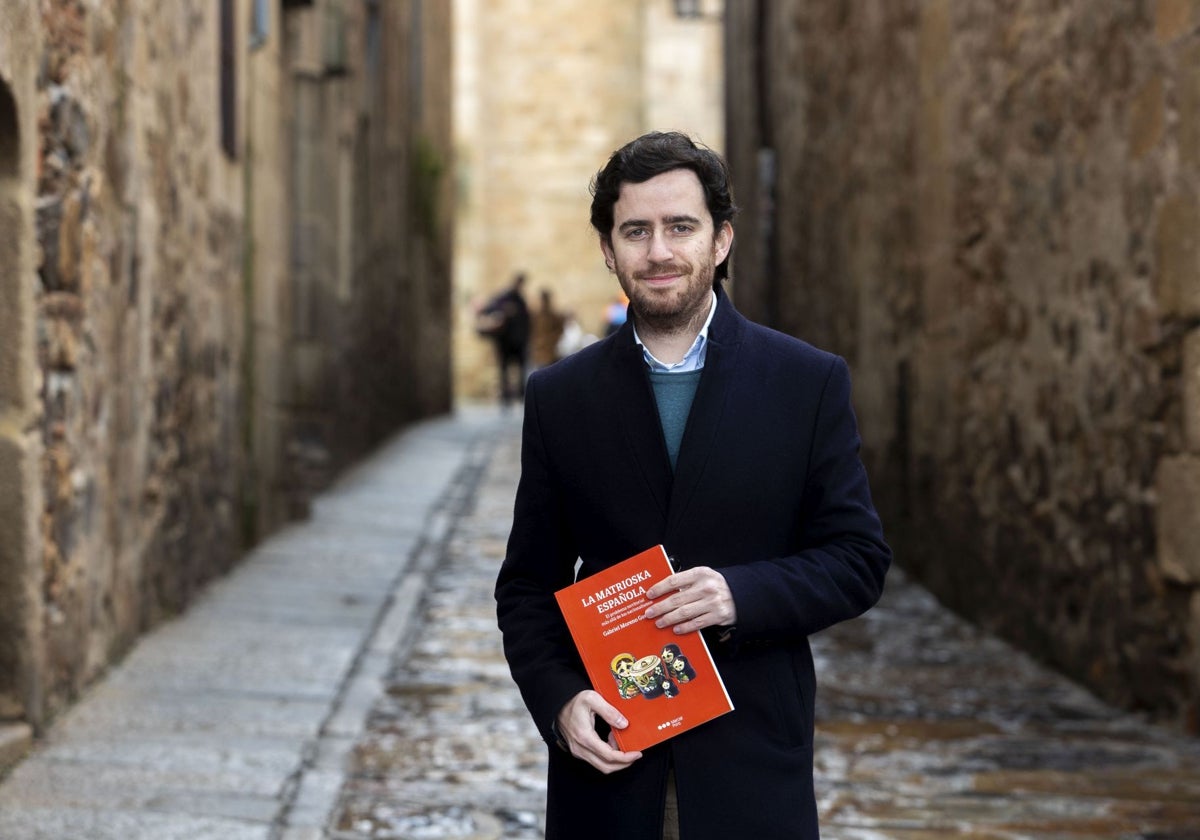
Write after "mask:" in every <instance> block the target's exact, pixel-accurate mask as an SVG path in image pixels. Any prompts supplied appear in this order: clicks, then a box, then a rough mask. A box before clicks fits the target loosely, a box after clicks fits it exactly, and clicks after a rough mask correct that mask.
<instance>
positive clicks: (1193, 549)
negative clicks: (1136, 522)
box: [1156, 455, 1200, 585]
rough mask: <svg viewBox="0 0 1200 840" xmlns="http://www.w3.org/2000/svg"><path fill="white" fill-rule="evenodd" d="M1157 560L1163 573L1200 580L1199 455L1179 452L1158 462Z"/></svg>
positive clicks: (1194, 581)
mask: <svg viewBox="0 0 1200 840" xmlns="http://www.w3.org/2000/svg"><path fill="white" fill-rule="evenodd" d="M1156 490H1157V495H1158V512H1157V517H1156V521H1157V528H1158V561H1159V564H1160V566H1161V567H1162V571H1163V574H1164V575H1166V576H1167V577H1168V578H1170V579H1171V580H1174V581H1177V582H1179V583H1183V584H1187V585H1197V584H1200V504H1197V500H1200V458H1198V457H1196V456H1193V455H1177V456H1174V457H1171V458H1164V459H1163V460H1162V461H1161V462H1160V463H1159V465H1158V479H1157V482H1156Z"/></svg>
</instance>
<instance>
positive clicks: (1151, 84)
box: [1129, 76, 1167, 158]
mask: <svg viewBox="0 0 1200 840" xmlns="http://www.w3.org/2000/svg"><path fill="white" fill-rule="evenodd" d="M1166 119H1167V106H1166V93H1165V91H1164V87H1163V79H1162V76H1154V77H1153V78H1151V79H1150V80H1149V81H1148V82H1146V84H1145V85H1144V86H1143V87H1142V89H1141V90H1140V91H1139V92H1138V94H1137V96H1136V97H1135V98H1134V100H1133V103H1132V105H1131V107H1130V109H1129V148H1130V151H1131V153H1132V154H1133V156H1134V157H1135V158H1140V157H1143V156H1144V155H1146V154H1147V153H1148V152H1149V151H1150V150H1151V149H1153V148H1154V147H1155V146H1157V145H1158V143H1159V141H1160V140H1161V139H1162V136H1163V130H1164V128H1165V127H1166Z"/></svg>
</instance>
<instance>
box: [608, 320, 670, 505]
mask: <svg viewBox="0 0 1200 840" xmlns="http://www.w3.org/2000/svg"><path fill="white" fill-rule="evenodd" d="M614 338H615V340H614V342H613V350H612V352H613V355H614V357H615V358H614V364H612V365H611V366H610V367H609V368H608V370H609V371H610V372H611V374H612V376H613V377H614V381H613V387H612V388H611V389H610V390H608V393H611V394H613V395H614V398H615V400H616V408H617V414H618V416H619V417H620V424H621V433H622V436H623V438H624V442H625V446H626V447H627V448H628V451H630V452H632V453H633V457H634V460H635V461H636V462H637V465H638V468H639V470H640V471H641V473H642V477H643V479H644V480H645V481H646V484H647V485H648V486H649V488H650V494H651V496H653V497H654V502H655V504H656V505H657V506H658V511H659V514H660V515H661V516H662V517H663V519H666V516H667V505H668V502H669V497H670V492H671V463H670V461H669V460H668V459H667V445H666V442H665V441H664V440H663V435H662V424H661V423H660V422H659V419H658V405H657V404H656V403H655V401H654V391H653V389H652V388H651V387H650V378H649V377H648V376H647V375H646V362H645V360H644V358H643V357H642V348H641V347H640V346H639V345H638V343H637V342H636V341H634V340H633V328H632V326H631V325H630V324H629V323H628V322H627V323H626V324H625V326H623V327H622V328H621V331H620V333H619V334H618V335H616V336H615V337H614Z"/></svg>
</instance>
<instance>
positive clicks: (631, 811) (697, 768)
mask: <svg viewBox="0 0 1200 840" xmlns="http://www.w3.org/2000/svg"><path fill="white" fill-rule="evenodd" d="M592 195H593V201H592V213H591V221H592V225H593V227H595V229H596V231H597V232H598V234H599V238H600V248H601V251H602V253H603V255H604V258H605V261H606V263H607V265H608V267H609V270H610V271H612V272H614V273H615V274H616V277H617V279H618V281H619V283H620V285H621V287H622V289H623V290H624V292H625V293H626V294H627V295H628V297H629V316H630V317H629V319H628V321H627V322H626V323H625V324H624V325H623V326H622V327H621V328H620V329H618V330H617V331H616V333H614V334H613V335H612V336H610V337H607V338H605V339H604V340H602V341H599V342H597V343H595V344H593V345H591V346H589V347H586V348H584V349H583V350H580V351H578V352H577V353H575V354H574V355H572V356H570V357H568V358H566V359H564V360H563V361H561V362H559V363H558V364H556V365H554V366H552V367H549V368H546V369H545V370H543V371H539V372H535V373H534V374H533V375H532V377H531V378H530V381H529V384H528V387H527V390H526V397H525V414H524V425H523V432H522V449H521V477H520V482H519V485H518V488H517V492H516V501H515V506H514V514H513V524H512V530H511V533H510V535H509V540H508V547H507V551H506V555H505V558H504V563H503V565H502V567H501V569H500V572H499V576H498V578H497V582H496V601H497V616H498V620H499V626H500V630H501V632H502V635H503V642H504V651H505V656H506V658H507V660H508V663H509V668H510V671H511V673H512V675H513V678H514V680H515V681H516V683H517V686H518V687H519V689H520V691H521V695H522V697H523V699H524V701H525V704H526V706H527V707H528V709H529V712H530V714H531V716H532V718H533V721H534V723H535V724H536V726H537V728H538V730H539V732H540V733H541V735H542V737H543V738H544V739H545V741H546V742H547V744H548V748H549V775H548V789H547V813H546V836H547V837H548V838H552V839H553V838H570V839H571V840H588V838H610V837H613V836H617V837H620V838H622V840H643V838H644V840H659V838H662V837H669V838H675V837H682V838H684V840H729V838H743V837H745V838H751V837H752V838H755V840H773V838H778V840H783V838H787V840H795V838H805V839H806V840H807V839H811V840H816V838H817V837H818V828H817V810H816V802H815V796H814V792H813V753H812V748H813V707H814V701H815V691H816V685H815V682H816V681H815V676H814V668H813V658H812V653H811V651H810V648H809V642H808V637H809V636H810V635H812V634H813V633H816V632H818V631H820V630H822V629H824V628H826V627H829V626H830V625H833V624H836V623H838V622H841V621H845V620H847V619H850V618H853V617H855V616H857V615H860V614H861V613H863V612H864V611H865V610H867V609H869V608H870V607H871V606H872V605H874V604H875V603H876V601H877V600H878V599H879V597H880V595H881V594H882V590H883V585H884V576H885V574H886V571H887V569H888V567H889V565H890V562H891V551H890V549H889V548H888V546H887V544H886V542H885V541H884V537H883V531H882V526H881V524H880V521H879V517H878V515H877V514H876V511H875V508H874V505H873V503H872V500H871V494H870V490H869V487H868V482H867V475H866V471H865V469H864V467H863V464H862V462H861V460H860V458H859V446H860V439H859V434H858V430H857V424H856V421H855V417H854V413H853V410H852V407H851V399H850V376H849V371H848V368H847V365H846V363H845V361H843V360H842V359H841V358H839V357H837V356H835V355H832V354H830V353H827V352H824V351H822V350H818V349H817V348H815V347H813V346H811V345H809V344H807V343H805V342H803V341H801V340H799V339H796V338H792V337H790V336H786V335H783V334H781V333H778V332H775V331H773V330H770V329H767V328H765V327H763V326H760V325H758V324H754V323H752V322H750V321H748V320H746V319H745V318H744V317H742V316H741V315H740V314H739V313H738V312H737V310H736V309H735V308H734V306H733V304H732V302H731V301H730V299H729V298H728V296H726V294H725V292H724V290H723V288H722V280H723V279H724V278H725V277H726V275H727V262H726V261H727V258H728V256H729V251H730V248H731V247H732V244H733V225H732V219H733V216H734V213H735V206H734V203H733V195H732V189H731V185H730V183H729V177H728V173H727V169H726V166H725V163H724V161H723V160H722V159H721V158H720V156H718V155H717V154H716V153H714V152H713V151H711V150H709V149H707V148H705V147H703V146H700V145H698V144H696V143H694V142H693V141H692V140H691V139H690V138H688V137H687V136H685V135H682V134H678V133H657V132H655V133H651V134H648V135H644V136H642V137H639V138H637V139H636V140H634V141H632V142H630V143H629V144H627V145H625V146H624V147H622V148H621V149H619V150H618V151H616V152H615V153H614V154H613V155H612V157H611V158H610V159H609V161H608V162H607V164H606V165H605V167H604V168H603V169H602V170H601V171H600V172H599V173H598V174H597V176H596V177H595V179H594V181H593V184H592ZM659 543H662V544H663V545H664V546H665V547H666V550H667V553H668V554H669V555H670V556H671V557H672V558H673V559H674V561H675V563H676V566H677V568H678V571H677V572H676V573H675V574H673V575H671V576H669V577H668V578H666V579H665V580H664V581H662V582H661V583H660V584H658V585H656V586H654V587H652V588H651V589H650V590H649V592H648V593H647V594H648V595H649V596H650V597H651V598H652V599H653V604H652V605H651V606H650V607H649V608H648V610H647V612H646V620H651V621H654V622H655V623H656V624H658V625H659V626H661V627H673V628H674V629H675V631H677V632H681V633H683V632H690V631H693V630H700V631H702V632H703V633H704V635H705V637H706V639H707V641H708V643H709V646H710V648H711V650H712V654H713V658H714V660H715V661H716V663H717V666H718V668H719V669H720V671H721V675H722V678H723V680H724V682H725V685H726V688H727V690H728V692H729V696H730V698H731V699H732V701H733V705H734V711H733V712H730V713H729V714H725V715H722V716H721V717H718V718H717V719H715V720H713V721H710V722H708V723H705V724H703V725H701V726H699V727H697V728H695V729H692V730H690V731H687V732H684V733H682V734H680V735H677V736H675V737H673V738H671V739H669V740H667V741H666V742H664V743H662V744H659V745H657V746H654V747H651V748H649V749H647V750H645V751H643V752H622V751H620V750H618V749H617V748H616V746H615V741H613V740H612V739H611V737H610V731H611V728H613V727H615V728H618V729H619V728H623V727H624V726H625V725H626V721H625V719H624V717H623V716H622V714H621V712H620V711H619V710H618V709H617V708H614V707H613V706H612V705H610V704H609V703H607V702H606V701H605V700H604V699H603V698H602V697H601V696H600V695H599V694H598V693H597V692H595V691H593V690H592V689H591V686H590V685H589V683H588V680H587V676H586V673H585V671H584V668H583V665H582V663H581V661H580V659H579V656H578V653H577V652H576V650H575V647H574V645H573V643H572V641H571V637H570V635H569V631H568V630H567V628H566V625H565V623H564V621H563V619H562V616H561V614H560V612H559V610H558V607H557V605H556V602H555V599H554V592H555V591H556V590H557V589H560V588H561V587H564V586H566V585H568V584H570V583H572V582H573V581H574V580H576V579H580V578H584V577H587V576H588V575H591V574H593V573H595V572H596V571H599V570H601V569H604V568H606V567H607V566H609V565H612V564H613V563H616V562H619V561H621V560H624V559H625V558H627V557H630V556H632V555H633V554H636V553H638V552H639V551H642V550H643V549H646V548H648V547H650V546H653V545H656V544H659ZM576 569H578V570H577V571H576ZM617 815H619V816H620V828H619V829H614V828H613V822H612V818H613V817H615V816H617Z"/></svg>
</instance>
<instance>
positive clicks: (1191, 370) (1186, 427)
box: [1182, 330, 1200, 455]
mask: <svg viewBox="0 0 1200 840" xmlns="http://www.w3.org/2000/svg"><path fill="white" fill-rule="evenodd" d="M1182 380H1183V383H1182V391H1183V439H1184V442H1185V444H1186V446H1187V449H1188V452H1190V453H1192V454H1195V455H1200V330H1192V331H1191V332H1190V333H1188V335H1187V337H1186V338H1184V340H1183V371H1182Z"/></svg>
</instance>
